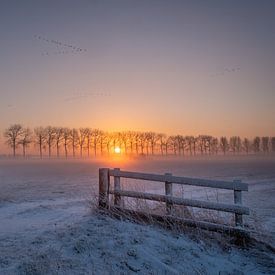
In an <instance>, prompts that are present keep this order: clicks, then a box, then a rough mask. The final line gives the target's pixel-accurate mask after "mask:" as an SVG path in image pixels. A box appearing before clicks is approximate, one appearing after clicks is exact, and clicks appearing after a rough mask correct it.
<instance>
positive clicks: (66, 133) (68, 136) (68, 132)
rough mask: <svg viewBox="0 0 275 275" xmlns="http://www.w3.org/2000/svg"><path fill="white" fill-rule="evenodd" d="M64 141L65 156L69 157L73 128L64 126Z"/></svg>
mask: <svg viewBox="0 0 275 275" xmlns="http://www.w3.org/2000/svg"><path fill="white" fill-rule="evenodd" d="M62 132H63V141H64V143H63V144H64V151H65V157H66V158H68V146H69V143H70V141H71V138H72V130H70V129H69V128H63V131H62Z"/></svg>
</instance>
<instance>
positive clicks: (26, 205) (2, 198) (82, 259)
mask: <svg viewBox="0 0 275 275" xmlns="http://www.w3.org/2000/svg"><path fill="white" fill-rule="evenodd" d="M99 167H110V168H113V167H120V168H121V169H125V170H131V171H143V172H145V171H146V172H151V173H165V172H169V173H173V175H178V176H190V177H201V178H210V179H224V180H233V179H241V180H243V181H244V182H247V183H249V192H247V193H246V192H245V194H244V202H243V203H244V205H246V206H249V207H250V209H251V215H250V216H249V218H246V219H245V222H246V223H247V224H248V225H249V227H250V228H251V229H252V230H253V232H255V233H257V238H259V239H261V240H264V241H268V242H269V244H271V245H273V246H274V244H275V239H274V236H275V214H274V213H275V204H274V196H275V169H274V167H275V158H274V157H257V158H256V157H253V156H249V157H240V156H238V157H228V158H222V157H216V158H214V159H211V158H208V157H204V158H193V159H175V158H174V159H172V158H171V159H129V160H127V161H125V160H124V161H122V160H120V159H114V160H108V161H105V160H96V161H95V160H93V161H91V160H68V161H65V160H51V161H48V160H31V159H30V160H5V159H2V160H0V190H1V193H0V246H1V250H0V273H1V274H47V273H48V274H112V273H122V274H128V273H135V272H137V273H141V274H178V273H179V274H202V273H206V274H219V272H220V273H221V274H242V272H243V273H244V274H248V273H249V274H259V273H273V272H275V268H274V258H275V257H274V253H272V252H270V251H267V250H266V249H263V248H262V249H258V248H256V247H253V248H251V249H248V250H241V249H238V248H237V247H235V246H232V245H228V244H226V241H224V242H223V245H220V244H218V242H215V241H213V242H211V241H210V240H208V239H203V238H195V239H194V238H192V239H191V238H190V236H189V235H184V234H181V233H179V232H173V231H166V230H164V229H162V228H158V227H155V226H152V225H148V226H144V225H138V224H134V223H131V222H127V221H118V220H113V219H111V218H110V217H107V216H103V215H99V214H98V213H97V212H96V211H95V203H96V199H95V196H96V194H97V193H98V191H97V190H98V189H97V188H98V186H97V183H98V168H99ZM140 185H141V188H142V189H143V190H146V191H150V190H151V191H152V189H154V191H155V192H159V193H161V192H163V186H162V185H161V184H156V183H150V182H148V183H146V184H145V183H144V182H143V183H141V184H139V183H138V182H131V181H130V180H124V181H123V186H124V187H127V188H136V187H137V186H140ZM175 192H177V193H178V194H179V195H180V194H181V195H184V196H185V197H192V198H203V199H205V198H207V199H214V200H218V201H230V200H232V194H231V193H230V192H229V193H230V194H229V193H228V192H226V191H216V190H215V191H213V190H207V189H203V188H192V187H186V188H184V189H175ZM152 207H153V206H152ZM220 238H222V237H220ZM221 241H222V240H221V239H220V240H219V242H221ZM260 250H261V251H260ZM223 272H224V273H223Z"/></svg>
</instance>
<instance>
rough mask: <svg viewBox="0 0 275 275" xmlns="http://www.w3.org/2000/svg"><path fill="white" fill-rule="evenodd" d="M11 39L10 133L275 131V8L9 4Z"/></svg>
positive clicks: (6, 114) (5, 28)
mask: <svg viewBox="0 0 275 275" xmlns="http://www.w3.org/2000/svg"><path fill="white" fill-rule="evenodd" d="M0 36H1V38H0V41H1V47H0V131H2V132H3V130H4V129H5V128H6V127H8V126H9V125H10V124H12V123H22V124H23V125H24V126H28V127H35V126H40V125H42V126H47V125H52V126H68V127H85V126H89V127H94V128H100V129H103V130H109V131H113V130H139V131H148V130H152V131H157V132H162V133H167V134H186V135H189V134H193V135H198V134H211V135H214V136H222V135H227V136H229V135H240V136H243V137H244V136H248V137H253V136H255V135H261V136H263V135H270V136H271V135H275V108H274V105H275V77H274V76H275V54H274V49H275V1H272V0H270V1H268V0H264V1H263V0H259V1H253V0H246V1H245V0H239V1H237V0H236V1H229V0H228V1H224V0H216V1H215V0H211V1H210V0H209V1H205V0H204V1H202V0H201V1H197V0H195V1H191V0H190V1H183V0H182V1H176V0H170V1H162V0H158V1H157V0H138V1H137V0H116V1H113V0H109V1H108V0H89V1H88V0H78V1H77V0H75V1H71V0H58V1H56V0H48V1H42V0H33V1H30V0H25V1H19V0H18V1H14V0H1V8H0ZM47 40H48V41H47ZM57 42H58V43H60V44H57ZM73 47H74V48H73ZM80 49H81V51H80ZM1 136H2V135H1Z"/></svg>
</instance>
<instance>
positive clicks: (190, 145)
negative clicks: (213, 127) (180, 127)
mask: <svg viewBox="0 0 275 275" xmlns="http://www.w3.org/2000/svg"><path fill="white" fill-rule="evenodd" d="M185 140H186V144H187V146H188V147H187V148H188V149H189V155H190V156H192V150H193V145H194V140H195V138H194V137H193V136H186V137H185Z"/></svg>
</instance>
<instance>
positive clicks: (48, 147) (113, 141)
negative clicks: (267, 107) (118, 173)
mask: <svg viewBox="0 0 275 275" xmlns="http://www.w3.org/2000/svg"><path fill="white" fill-rule="evenodd" d="M4 138H5V139H6V144H8V145H9V146H10V147H11V148H12V152H13V156H16V150H17V149H18V147H21V149H22V154H23V156H24V157H25V156H26V151H27V149H31V150H30V152H32V153H34V152H35V151H36V152H38V153H39V156H40V158H42V157H43V155H44V154H47V155H48V157H51V156H52V155H53V150H55V153H54V155H55V156H56V157H60V156H61V155H62V156H65V157H66V158H67V157H68V156H69V155H70V156H72V157H76V156H79V157H84V156H86V157H91V155H93V156H97V155H98V154H100V155H101V156H103V155H110V154H112V153H113V152H114V148H116V147H119V148H120V149H121V152H122V154H126V155H127V154H131V155H171V154H173V155H180V156H184V155H190V156H191V155H197V154H200V155H205V154H228V153H231V154H240V153H246V154H249V153H260V152H263V153H269V152H273V153H274V152H275V137H255V138H254V139H252V140H249V139H248V138H243V139H242V138H240V137H239V136H232V137H230V138H227V137H225V136H223V137H221V138H216V137H213V136H210V135H199V136H184V135H170V136H168V135H165V134H161V133H155V132H135V131H122V132H112V133H109V132H104V131H101V130H99V129H92V128H89V127H85V128H79V129H76V128H73V129H70V128H65V127H52V126H48V127H36V128H34V129H33V130H32V129H30V128H24V127H23V126H22V125H21V124H13V125H11V126H10V127H9V128H8V129H6V130H5V132H4ZM31 147H32V148H31Z"/></svg>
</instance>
